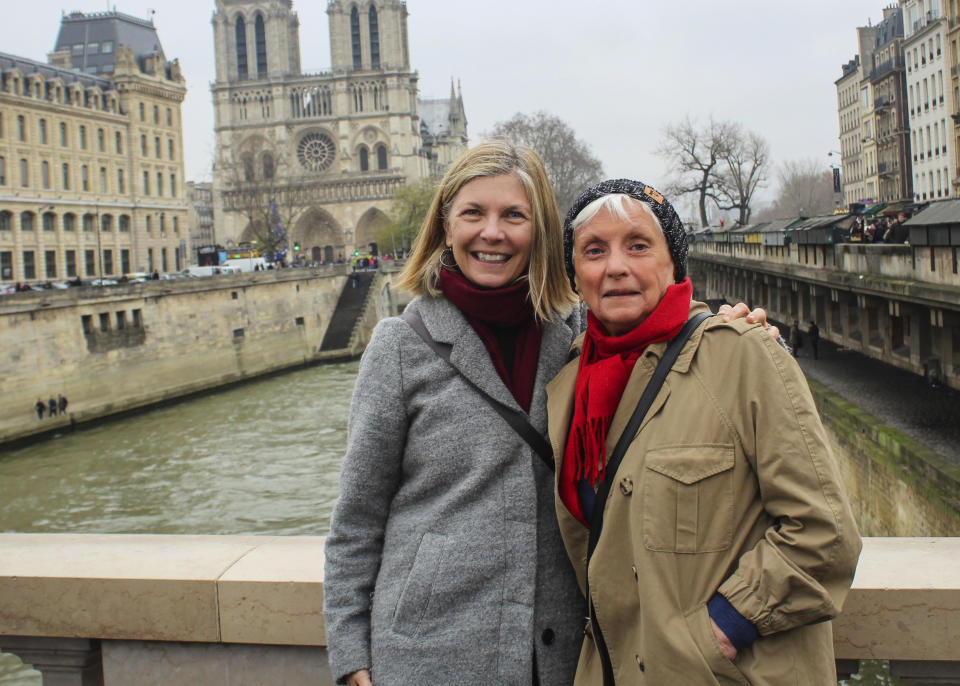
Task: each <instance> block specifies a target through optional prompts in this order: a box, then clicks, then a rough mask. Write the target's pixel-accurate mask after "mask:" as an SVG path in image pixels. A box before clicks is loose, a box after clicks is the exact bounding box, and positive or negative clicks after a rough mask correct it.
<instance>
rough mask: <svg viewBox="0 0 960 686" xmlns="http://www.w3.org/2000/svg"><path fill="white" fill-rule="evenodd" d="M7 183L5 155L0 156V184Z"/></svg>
mask: <svg viewBox="0 0 960 686" xmlns="http://www.w3.org/2000/svg"><path fill="white" fill-rule="evenodd" d="M6 185H7V160H6V158H5V157H0V186H6Z"/></svg>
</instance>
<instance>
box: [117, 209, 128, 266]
mask: <svg viewBox="0 0 960 686" xmlns="http://www.w3.org/2000/svg"><path fill="white" fill-rule="evenodd" d="M118 228H119V230H120V233H130V215H129V214H121V215H120V220H119V223H118ZM128 271H129V270H128Z"/></svg>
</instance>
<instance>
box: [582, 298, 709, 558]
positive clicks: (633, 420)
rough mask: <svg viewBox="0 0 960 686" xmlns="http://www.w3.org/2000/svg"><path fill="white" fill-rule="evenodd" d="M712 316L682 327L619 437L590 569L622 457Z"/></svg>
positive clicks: (593, 528)
mask: <svg viewBox="0 0 960 686" xmlns="http://www.w3.org/2000/svg"><path fill="white" fill-rule="evenodd" d="M711 316H712V314H711V313H709V312H701V313H700V314H697V315H694V316H693V317H691V318H690V319H688V320H687V323H686V324H684V325H683V328H682V329H681V330H680V333H678V334H677V335H676V336H675V337H674V339H673V340H672V341H670V345H669V346H667V350H666V352H664V353H663V357H662V358H660V362H659V364H657V368H656V369H655V370H654V371H653V376H651V377H650V381H648V382H647V387H646V388H645V389H643V394H642V395H641V396H640V400H639V402H637V409H636V410H634V411H633V416H632V417H630V421H629V422H628V423H627V427H626V428H625V429H624V430H623V433H622V434H620V440H618V441H617V445H616V447H615V448H614V449H613V453H612V454H611V455H610V460H609V461H608V462H607V468H606V470H605V476H604V479H603V481H602V482H601V483H600V486H599V487H598V488H597V499H596V501H594V502H595V504H594V507H593V513H592V515H591V517H590V542H589V544H588V546H587V564H588V565H589V564H590V556H591V555H593V551H594V549H595V548H596V547H597V541H598V540H600V530H601V528H602V527H603V510H604V505H605V504H606V502H607V496H608V495H609V494H610V488H611V486H612V485H613V481H614V479H615V478H616V476H617V469H619V467H620V462H621V461H622V460H623V456H624V454H626V452H627V448H628V447H630V444H631V443H632V442H633V439H634V437H636V435H637V431H638V430H639V429H640V425H641V424H642V423H643V418H644V417H646V416H647V411H648V410H649V409H650V406H651V405H652V404H653V400H654V398H656V397H657V393H659V392H660V387H661V386H663V382H664V380H665V379H666V378H667V374H669V373H670V370H671V369H672V368H673V364H674V362H676V361H677V357H679V356H680V351H681V350H683V346H684V345H686V343H687V341H688V340H689V339H690V336H692V335H693V332H694V331H696V330H697V328H698V327H699V326H700V324H701V323H703V321H704V320H705V319H707V318H708V317H711Z"/></svg>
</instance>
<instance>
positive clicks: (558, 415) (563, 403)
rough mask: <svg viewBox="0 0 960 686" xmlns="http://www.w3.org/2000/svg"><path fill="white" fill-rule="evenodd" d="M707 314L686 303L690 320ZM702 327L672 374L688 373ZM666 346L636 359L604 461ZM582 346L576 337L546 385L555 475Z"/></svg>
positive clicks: (660, 400)
mask: <svg viewBox="0 0 960 686" xmlns="http://www.w3.org/2000/svg"><path fill="white" fill-rule="evenodd" d="M709 311H710V309H709V308H708V307H707V306H706V305H705V304H703V303H701V302H697V301H696V300H694V301H691V303H690V315H689V316H690V317H692V316H693V315H695V314H698V313H700V312H709ZM704 328H705V327H704V326H701V327H700V328H698V329H697V330H696V331H695V332H694V333H693V335H692V336H691V337H690V340H689V341H688V343H687V345H685V346H684V348H683V350H682V351H681V353H680V356H679V357H677V361H676V362H674V364H673V367H672V368H671V370H672V371H675V372H679V373H681V374H685V373H687V372H688V371H689V369H690V365H691V364H692V363H693V358H694V357H695V356H696V353H697V348H698V347H699V346H700V340H701V338H702V336H703V331H704ZM668 345H669V341H664V342H662V343H654V344H652V345H650V346H648V347H647V349H646V350H644V352H643V355H642V356H641V357H640V359H639V360H637V364H636V365H635V366H634V368H633V372H632V373H631V374H630V380H629V381H628V382H627V386H626V388H625V389H624V391H623V397H621V398H620V403H619V405H618V406H617V411H616V413H615V414H614V416H613V420H612V422H611V424H610V431H609V434H608V437H607V457H608V458H609V457H610V453H612V452H613V450H614V448H615V447H616V445H617V441H618V440H619V439H620V434H621V433H623V430H624V428H626V425H627V423H628V422H629V421H630V417H631V416H632V415H633V411H634V410H635V409H636V407H637V403H638V402H639V401H640V396H641V395H642V394H643V390H644V388H646V383H645V382H644V381H643V380H644V379H649V377H650V375H651V374H653V370H654V369H655V368H656V366H657V363H658V362H659V361H660V358H661V357H663V353H664V352H665V351H666V349H667V346H668ZM582 347H583V334H581V335H580V336H578V337H577V340H576V341H574V343H573V345H571V346H570V357H572V358H573V359H571V360H570V361H569V362H568V363H567V364H566V365H565V366H564V368H563V369H562V370H561V371H560V373H559V374H558V375H557V377H556V378H555V379H554V380H553V381H552V382H551V383H550V384H549V385H548V386H547V396H548V399H547V407H548V412H549V414H550V441H551V444H552V446H553V455H554V460H556V462H557V474H559V473H560V461H561V460H563V453H564V448H565V446H566V443H567V434H568V433H569V431H570V421H571V419H572V417H573V397H574V391H575V389H576V384H577V370H578V368H579V365H580V360H579V352H580V349H581V348H582ZM669 379H670V377H669V376H668V377H667V380H666V381H665V382H664V384H663V387H662V388H661V389H660V392H659V393H658V394H657V397H656V398H655V399H654V401H653V404H652V405H651V406H650V410H649V411H648V412H647V415H646V417H645V418H644V420H643V424H641V425H640V430H641V431H642V430H643V428H644V427H645V426H646V425H647V422H649V421H650V419H651V418H652V417H654V416H655V415H656V414H657V411H658V410H659V409H660V408H661V407H662V406H663V404H664V403H665V402H666V401H667V398H668V397H669V396H670V380H669Z"/></svg>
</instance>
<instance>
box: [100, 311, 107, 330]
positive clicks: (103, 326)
mask: <svg viewBox="0 0 960 686" xmlns="http://www.w3.org/2000/svg"><path fill="white" fill-rule="evenodd" d="M99 316H100V331H102V332H104V333H106V332H107V331H109V330H110V313H109V312H101V313H100V315H99Z"/></svg>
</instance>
